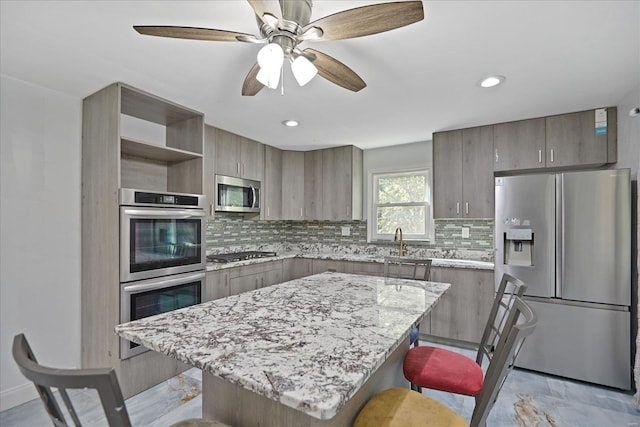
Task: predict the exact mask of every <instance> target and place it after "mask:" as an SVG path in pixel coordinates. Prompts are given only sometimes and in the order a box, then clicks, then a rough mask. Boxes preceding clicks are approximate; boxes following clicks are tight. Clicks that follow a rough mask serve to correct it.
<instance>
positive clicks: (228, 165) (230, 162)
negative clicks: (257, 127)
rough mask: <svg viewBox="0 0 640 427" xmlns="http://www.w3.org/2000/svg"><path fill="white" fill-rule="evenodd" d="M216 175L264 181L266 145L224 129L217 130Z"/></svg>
mask: <svg viewBox="0 0 640 427" xmlns="http://www.w3.org/2000/svg"><path fill="white" fill-rule="evenodd" d="M215 138H216V142H215V144H216V155H215V173H216V174H218V175H226V176H234V177H238V178H245V179H252V180H255V181H262V179H263V175H264V145H263V144H260V143H259V142H256V141H252V140H250V139H247V138H244V137H241V136H240V135H236V134H233V133H231V132H227V131H225V130H222V129H217V130H216V136H215Z"/></svg>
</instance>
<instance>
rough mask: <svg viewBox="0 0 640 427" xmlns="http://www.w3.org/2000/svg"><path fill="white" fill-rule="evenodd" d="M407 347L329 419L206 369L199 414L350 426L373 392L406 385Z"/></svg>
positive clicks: (265, 426) (265, 424) (301, 426)
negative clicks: (277, 400)
mask: <svg viewBox="0 0 640 427" xmlns="http://www.w3.org/2000/svg"><path fill="white" fill-rule="evenodd" d="M408 350H409V343H408V341H407V343H405V344H401V345H400V346H399V347H398V348H397V349H396V350H395V351H394V352H393V353H392V354H391V355H390V356H389V357H388V358H387V360H386V361H385V362H384V364H383V365H382V366H381V367H380V368H379V369H378V370H377V371H376V372H375V373H374V374H373V375H372V376H371V378H369V380H368V381H367V382H366V383H365V384H364V385H363V386H362V387H361V388H360V390H358V392H357V393H356V394H355V395H354V396H353V397H352V398H351V399H349V401H348V402H347V404H346V405H345V406H343V407H342V409H340V411H338V414H337V415H336V416H335V417H333V418H331V419H328V420H321V419H318V418H314V417H311V416H309V415H307V414H305V413H303V412H301V411H298V410H296V409H293V408H290V407H288V406H285V405H283V404H281V403H279V402H276V401H275V400H271V399H268V398H266V397H264V396H261V395H259V394H257V393H254V392H252V391H250V390H247V389H245V388H243V387H240V386H238V385H235V384H232V383H229V382H227V381H225V380H223V379H221V378H218V377H216V376H214V375H212V374H210V373H207V372H203V373H202V414H203V417H204V418H206V419H211V420H216V421H219V422H223V423H225V424H229V425H233V426H234V427H243V426H260V427H282V426H298V427H334V426H344V427H347V426H349V427H350V426H351V425H353V421H354V420H355V418H356V416H357V415H358V412H360V409H362V407H363V406H364V405H365V403H367V401H368V400H369V399H370V398H371V397H373V396H374V395H375V394H377V393H379V392H381V391H382V390H386V389H388V388H391V387H406V388H409V382H407V381H406V380H405V379H404V375H403V373H402V361H403V359H404V355H405V354H406V353H407V351H408Z"/></svg>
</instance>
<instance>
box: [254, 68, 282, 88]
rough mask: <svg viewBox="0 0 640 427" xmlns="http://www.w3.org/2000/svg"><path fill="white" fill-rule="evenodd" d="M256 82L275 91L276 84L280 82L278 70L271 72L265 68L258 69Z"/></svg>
mask: <svg viewBox="0 0 640 427" xmlns="http://www.w3.org/2000/svg"><path fill="white" fill-rule="evenodd" d="M256 80H258V81H259V82H260V83H262V84H263V85H264V86H266V87H268V88H269V89H277V88H278V83H279V82H280V70H278V71H273V70H268V69H267V68H260V71H258V74H257V75H256Z"/></svg>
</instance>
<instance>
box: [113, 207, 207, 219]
mask: <svg viewBox="0 0 640 427" xmlns="http://www.w3.org/2000/svg"><path fill="white" fill-rule="evenodd" d="M124 213H125V215H128V216H129V217H131V218H173V219H189V218H200V217H204V216H205V215H204V210H199V209H198V210H195V209H194V210H186V209H171V210H161V209H153V210H151V209H136V208H125V209H124Z"/></svg>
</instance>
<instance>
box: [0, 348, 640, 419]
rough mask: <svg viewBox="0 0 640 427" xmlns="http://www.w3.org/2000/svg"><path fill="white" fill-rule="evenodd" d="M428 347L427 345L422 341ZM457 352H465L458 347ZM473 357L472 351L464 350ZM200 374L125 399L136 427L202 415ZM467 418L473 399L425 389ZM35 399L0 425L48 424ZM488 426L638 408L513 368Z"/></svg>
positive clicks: (91, 402)
mask: <svg viewBox="0 0 640 427" xmlns="http://www.w3.org/2000/svg"><path fill="white" fill-rule="evenodd" d="M425 344H426V343H425ZM457 350H458V351H461V352H468V350H461V349H457ZM468 354H471V355H472V356H473V352H468ZM200 384H201V375H200V371H199V370H197V369H191V370H189V371H186V372H185V373H183V374H182V375H179V376H177V377H174V378H172V379H170V380H168V381H165V382H163V383H161V384H158V385H157V386H155V387H153V388H151V389H149V390H146V391H144V392H142V393H140V394H138V395H136V396H133V397H131V398H130V399H128V400H127V402H126V403H127V409H128V411H129V415H130V417H131V421H132V423H133V425H134V426H152V427H166V426H169V425H171V424H172V423H174V422H176V421H178V420H182V419H186V418H194V417H199V416H200V415H201V411H202V398H201V395H200ZM423 393H424V394H427V395H429V396H431V397H433V398H435V399H437V400H439V401H441V402H443V403H445V404H446V405H448V406H450V407H451V408H453V409H454V410H456V411H458V412H459V413H460V414H461V415H463V416H464V417H465V418H466V419H467V420H469V419H470V418H471V413H472V412H473V405H474V400H473V398H471V397H467V396H459V395H452V394H449V393H442V392H436V391H431V390H424V391H423ZM72 396H75V398H76V401H79V404H78V412H79V413H80V418H81V421H82V422H83V425H85V426H91V427H93V426H104V425H106V422H105V421H104V418H103V416H102V414H101V411H102V409H101V407H100V404H99V400H98V398H97V395H96V394H95V393H94V392H90V391H76V392H75V393H73V395H72ZM50 425H52V423H51V422H50V421H49V419H48V417H47V415H46V412H45V411H44V407H43V406H42V403H41V402H40V400H39V399H37V400H32V401H30V402H27V403H25V404H23V405H20V406H17V407H15V408H11V409H8V410H6V411H3V412H0V426H2V427H11V426H29V427H37V426H50ZM487 425H488V426H489V427H511V426H519V427H547V426H549V427H591V426H593V427H614V426H616V427H617V426H620V427H631V426H640V410H638V409H637V408H635V407H634V405H633V403H632V394H631V393H630V392H629V393H625V392H621V391H619V390H615V389H610V388H604V387H597V386H594V385H590V384H585V383H580V382H577V381H569V380H564V379H561V378H557V377H550V376H546V375H541V374H537V373H533V372H528V371H524V370H519V369H514V370H513V371H512V372H511V374H510V375H509V377H508V378H507V381H506V382H505V385H504V387H503V389H502V391H501V393H500V395H499V396H498V401H497V402H496V405H495V406H494V407H493V410H492V411H491V414H490V415H489V420H488V423H487Z"/></svg>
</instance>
